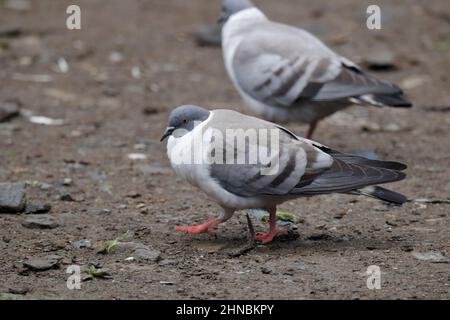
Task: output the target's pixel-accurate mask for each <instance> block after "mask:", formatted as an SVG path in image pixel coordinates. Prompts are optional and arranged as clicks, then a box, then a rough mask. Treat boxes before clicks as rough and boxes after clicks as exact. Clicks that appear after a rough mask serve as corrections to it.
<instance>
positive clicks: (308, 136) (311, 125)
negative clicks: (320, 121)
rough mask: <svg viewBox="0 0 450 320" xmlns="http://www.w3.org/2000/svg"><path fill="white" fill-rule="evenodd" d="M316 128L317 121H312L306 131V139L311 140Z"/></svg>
mask: <svg viewBox="0 0 450 320" xmlns="http://www.w3.org/2000/svg"><path fill="white" fill-rule="evenodd" d="M316 127H317V121H314V122H313V123H311V124H310V125H309V129H308V133H307V134H306V139H311V138H312V136H313V134H314V130H316Z"/></svg>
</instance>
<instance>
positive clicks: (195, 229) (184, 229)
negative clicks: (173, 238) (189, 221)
mask: <svg viewBox="0 0 450 320" xmlns="http://www.w3.org/2000/svg"><path fill="white" fill-rule="evenodd" d="M175 230H176V231H180V232H187V233H189V234H200V233H207V234H208V235H209V236H210V237H215V236H216V234H215V233H214V232H212V231H209V229H208V227H205V226H204V225H203V224H200V225H198V226H190V227H189V226H186V227H175Z"/></svg>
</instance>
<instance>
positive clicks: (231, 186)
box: [161, 105, 407, 244]
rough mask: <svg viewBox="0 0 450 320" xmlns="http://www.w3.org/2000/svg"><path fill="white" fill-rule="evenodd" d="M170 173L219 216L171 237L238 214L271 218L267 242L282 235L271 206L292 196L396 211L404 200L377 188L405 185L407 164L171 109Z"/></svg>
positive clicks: (242, 121) (222, 114)
mask: <svg viewBox="0 0 450 320" xmlns="http://www.w3.org/2000/svg"><path fill="white" fill-rule="evenodd" d="M167 138H168V141H167V155H168V157H169V160H170V163H171V166H172V168H173V169H174V171H175V173H176V174H177V175H178V176H180V177H182V178H183V179H185V180H186V181H187V182H189V183H191V184H192V185H194V186H196V187H198V188H200V189H201V190H203V191H204V192H205V193H206V194H207V195H208V196H209V197H211V198H212V199H213V200H215V201H216V202H217V203H218V204H219V205H220V207H221V208H222V209H223V210H222V213H221V215H220V216H218V217H217V218H215V219H213V220H211V221H209V222H206V223H203V224H200V225H197V226H180V227H177V228H176V230H177V231H181V232H187V233H190V234H199V233H207V234H209V235H215V234H214V233H213V232H212V231H210V229H211V228H212V227H214V226H216V225H218V224H219V223H222V222H225V221H227V220H228V219H230V218H231V217H232V215H233V214H234V212H235V211H237V210H246V209H260V210H265V211H266V212H268V213H269V221H270V228H269V232H267V233H259V234H256V236H255V238H256V240H257V241H260V242H262V243H263V244H265V243H269V242H271V241H272V240H273V239H274V237H275V236H277V235H282V234H285V233H286V230H283V229H280V228H276V207H277V205H279V204H281V203H283V202H285V201H288V200H291V199H295V198H298V197H306V196H308V197H309V196H314V195H321V194H328V193H351V194H359V195H367V196H370V197H375V198H378V199H381V200H384V201H387V202H390V203H394V204H398V205H401V204H403V203H404V202H405V201H406V200H407V199H406V197H405V196H403V195H401V194H399V193H397V192H394V191H390V190H387V189H385V188H382V187H379V186H376V185H377V184H382V183H387V182H394V181H399V180H402V179H403V178H405V173H404V172H402V171H403V170H405V169H406V165H404V164H402V163H398V162H392V161H380V160H370V159H366V158H363V157H360V156H354V155H350V154H346V153H341V152H338V151H336V150H333V149H331V148H329V147H327V146H325V145H322V144H319V143H317V142H314V141H312V140H309V139H306V138H301V137H299V136H297V135H295V134H294V133H292V132H291V131H289V130H288V129H286V128H284V127H282V126H280V125H278V124H275V123H272V122H269V121H266V120H262V119H259V118H255V117H251V116H248V115H244V114H242V113H239V112H236V111H233V110H228V109H218V110H212V111H209V110H207V109H205V108H202V107H199V106H195V105H184V106H179V107H177V108H175V109H174V110H173V111H172V112H171V113H170V116H169V122H168V127H167V128H166V130H165V131H164V133H163V135H162V136H161V141H164V140H165V139H167Z"/></svg>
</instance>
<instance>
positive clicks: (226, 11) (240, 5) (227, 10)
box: [219, 0, 254, 23]
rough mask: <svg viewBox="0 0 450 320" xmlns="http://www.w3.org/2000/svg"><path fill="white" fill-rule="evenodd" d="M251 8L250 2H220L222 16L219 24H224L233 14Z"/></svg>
mask: <svg viewBox="0 0 450 320" xmlns="http://www.w3.org/2000/svg"><path fill="white" fill-rule="evenodd" d="M253 7H254V5H253V3H252V2H251V1H250V0H222V14H221V15H220V18H219V23H225V22H226V21H227V20H228V19H229V18H230V17H231V16H232V15H233V14H235V13H237V12H239V11H242V10H245V9H248V8H253Z"/></svg>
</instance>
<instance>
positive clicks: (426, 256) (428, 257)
mask: <svg viewBox="0 0 450 320" xmlns="http://www.w3.org/2000/svg"><path fill="white" fill-rule="evenodd" d="M411 254H412V255H413V257H414V258H416V259H418V260H422V261H429V262H434V263H448V262H450V260H449V259H448V258H447V257H446V256H444V255H443V254H442V253H441V252H439V251H428V252H412V253H411Z"/></svg>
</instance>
